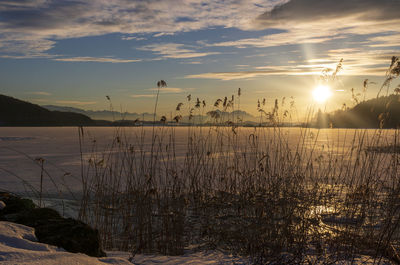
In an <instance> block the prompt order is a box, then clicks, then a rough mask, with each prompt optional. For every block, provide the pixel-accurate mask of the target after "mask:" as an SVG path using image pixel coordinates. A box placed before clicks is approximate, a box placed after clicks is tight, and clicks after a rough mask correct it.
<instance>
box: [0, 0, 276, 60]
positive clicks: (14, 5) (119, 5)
mask: <svg viewBox="0 0 400 265" xmlns="http://www.w3.org/2000/svg"><path fill="white" fill-rule="evenodd" d="M282 1H283V0H271V1H267V2H265V1H263V0H224V1H223V0H216V1H209V2H205V1H196V0H131V1H127V0H115V1H104V0H91V1H83V0H65V1H55V0H32V1H27V0H18V1H17V0H15V1H13V0H6V1H1V2H0V17H1V22H0V35H1V37H0V38H1V39H3V35H5V34H6V35H7V36H8V37H7V39H8V41H9V42H11V43H19V45H17V46H14V47H13V45H4V44H3V49H2V51H1V52H3V53H7V55H10V53H16V52H17V53H19V54H14V55H25V54H32V53H37V51H38V50H39V51H40V52H42V53H43V52H45V51H49V50H50V49H51V48H52V47H54V43H55V42H57V41H58V40H61V39H67V38H78V37H85V36H100V35H105V34H111V33H122V34H142V33H154V34H156V35H157V34H158V35H162V34H164V35H165V34H174V33H177V32H188V31H194V30H199V29H205V28H210V27H236V28H242V29H245V28H249V27H251V22H252V21H253V20H254V18H255V16H257V15H260V14H262V13H263V12H265V10H268V9H270V8H272V6H273V5H274V4H276V3H277V2H278V3H279V2H282ZM127 38H130V37H127ZM32 41H33V43H35V44H39V46H40V47H39V46H37V45H32ZM22 42H24V44H22ZM0 45H1V44H0ZM188 56H189V55H188Z"/></svg>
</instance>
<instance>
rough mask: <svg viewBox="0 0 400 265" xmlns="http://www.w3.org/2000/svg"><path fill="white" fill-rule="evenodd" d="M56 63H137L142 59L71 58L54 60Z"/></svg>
mask: <svg viewBox="0 0 400 265" xmlns="http://www.w3.org/2000/svg"><path fill="white" fill-rule="evenodd" d="M53 60H54V61H61V62H96V63H136V62H140V61H142V60H140V59H118V58H110V57H70V58H54V59H53Z"/></svg>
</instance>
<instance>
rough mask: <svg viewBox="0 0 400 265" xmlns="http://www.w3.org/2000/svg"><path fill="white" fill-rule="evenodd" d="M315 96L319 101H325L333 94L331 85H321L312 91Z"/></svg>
mask: <svg viewBox="0 0 400 265" xmlns="http://www.w3.org/2000/svg"><path fill="white" fill-rule="evenodd" d="M312 95H313V98H314V100H315V101H316V102H318V103H324V102H325V101H326V100H328V99H329V98H330V97H331V96H332V91H331V88H330V87H329V86H326V85H319V86H317V87H316V88H315V89H314V90H313V92H312Z"/></svg>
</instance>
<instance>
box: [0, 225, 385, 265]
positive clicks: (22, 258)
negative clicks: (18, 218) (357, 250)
mask: <svg viewBox="0 0 400 265" xmlns="http://www.w3.org/2000/svg"><path fill="white" fill-rule="evenodd" d="M107 256H108V257H104V258H94V257H89V256H87V255H85V254H80V253H70V252H66V251H65V250H63V249H62V248H57V247H55V246H50V245H47V244H42V243H39V242H37V238H36V236H35V231H34V229H33V228H31V227H28V226H24V225H21V224H15V223H10V222H4V221H0V264H2V265H11V264H12V265H15V264H26V265H34V264H35V265H56V264H57V265H70V264H88V265H105V264H119V265H125V264H130V265H132V264H135V265H155V264H165V265H172V264H174V265H175V264H182V265H185V264H187V265H188V264H199V265H211V264H221V265H222V264H237V265H239V264H251V262H250V261H249V260H248V259H246V258H241V257H235V256H231V255H226V254H224V253H222V252H219V251H203V252H191V251H187V252H186V253H185V254H184V255H182V256H160V255H143V254H140V255H136V256H135V257H133V258H130V254H129V253H128V252H119V251H113V252H107ZM311 260H312V259H311ZM317 263H318V262H317ZM334 264H368V265H372V264H377V261H376V260H374V259H372V258H371V257H369V256H364V255H361V256H358V257H353V259H349V260H341V261H338V262H336V263H334ZM379 264H392V263H391V262H390V261H387V260H385V259H382V260H381V261H380V263H379Z"/></svg>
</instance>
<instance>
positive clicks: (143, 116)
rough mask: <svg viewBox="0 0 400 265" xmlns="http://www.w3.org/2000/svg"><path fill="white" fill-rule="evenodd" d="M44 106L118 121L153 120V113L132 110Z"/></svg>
mask: <svg viewBox="0 0 400 265" xmlns="http://www.w3.org/2000/svg"><path fill="white" fill-rule="evenodd" d="M42 107H44V108H46V109H48V110H51V111H66V112H75V113H80V114H84V115H86V116H89V117H90V118H92V119H94V120H108V121H118V120H136V119H140V120H145V121H152V120H153V118H154V117H153V114H151V113H147V112H145V113H130V112H119V111H110V110H84V109H80V108H73V107H66V106H55V105H43V106H42Z"/></svg>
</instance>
